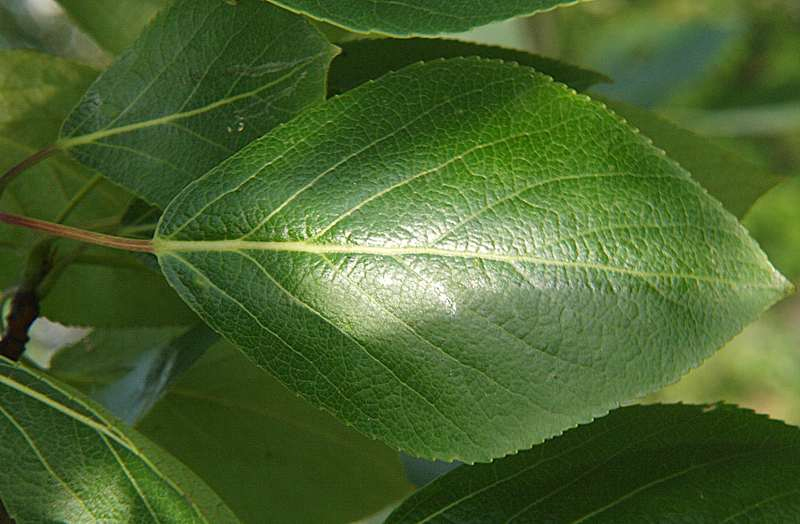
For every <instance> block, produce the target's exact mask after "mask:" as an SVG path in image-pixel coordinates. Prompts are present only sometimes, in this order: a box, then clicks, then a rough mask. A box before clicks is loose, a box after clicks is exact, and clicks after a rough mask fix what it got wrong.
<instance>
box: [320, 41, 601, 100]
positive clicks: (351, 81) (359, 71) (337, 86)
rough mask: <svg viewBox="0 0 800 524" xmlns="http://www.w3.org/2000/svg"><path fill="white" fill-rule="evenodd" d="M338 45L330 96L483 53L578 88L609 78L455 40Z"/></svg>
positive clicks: (578, 68) (571, 67)
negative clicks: (410, 69) (423, 65)
mask: <svg viewBox="0 0 800 524" xmlns="http://www.w3.org/2000/svg"><path fill="white" fill-rule="evenodd" d="M340 47H341V48H342V52H341V54H340V55H339V56H337V57H336V59H335V60H334V61H333V64H331V70H330V76H329V78H328V93H329V94H331V95H337V94H340V93H343V92H345V91H348V90H350V89H352V88H354V87H356V86H358V85H360V84H363V83H364V82H366V81H367V80H375V79H377V78H379V77H381V76H383V75H384V74H386V73H389V72H391V71H397V70H399V69H402V68H404V67H406V66H408V65H411V64H413V63H415V62H425V61H430V60H435V59H438V58H455V57H459V56H482V57H484V58H496V59H500V60H505V61H507V62H516V63H518V64H521V65H526V66H530V67H532V68H534V69H536V70H537V71H539V72H540V73H544V74H546V75H550V76H552V77H553V78H555V79H556V80H557V81H559V82H562V83H564V84H567V85H568V86H570V87H572V88H573V89H577V90H579V91H582V90H584V89H586V88H588V87H591V86H593V85H595V84H598V83H602V82H608V81H609V79H608V77H606V76H604V75H602V74H600V73H596V72H594V71H587V70H586V69H581V68H580V67H577V66H573V65H570V64H566V63H564V62H559V61H558V60H553V59H552V58H547V57H544V56H538V55H534V54H531V53H526V52H524V51H516V50H513V49H506V48H503V47H494V46H488V45H480V44H472V43H469V42H461V41H458V40H445V39H426V38H411V39H404V40H393V39H370V40H356V41H350V42H345V43H342V44H340Z"/></svg>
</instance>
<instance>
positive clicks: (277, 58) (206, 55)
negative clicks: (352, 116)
mask: <svg viewBox="0 0 800 524" xmlns="http://www.w3.org/2000/svg"><path fill="white" fill-rule="evenodd" d="M187 28H191V29H190V30H189V29H187ZM212 28H213V30H211V29H212ZM260 35H269V38H262V37H261V36H260ZM165 50H166V51H165ZM333 53H334V48H333V47H331V46H330V45H329V44H328V43H327V42H326V41H325V40H324V39H323V38H322V36H321V35H320V34H319V33H318V32H317V31H316V30H315V29H314V28H313V27H311V26H310V25H309V24H308V23H307V22H306V21H305V20H303V19H301V18H300V17H297V16H294V15H292V14H290V13H286V12H284V11H281V10H280V9H276V8H272V7H269V6H264V5H258V4H257V3H256V2H255V1H253V0H246V1H243V2H241V3H240V4H238V5H236V6H231V5H228V4H226V3H224V2H218V1H216V0H202V1H201V2H192V1H189V0H181V1H179V2H176V3H175V5H173V6H172V7H170V8H168V9H166V10H164V11H163V12H161V13H160V14H159V15H158V16H157V17H156V18H155V20H154V21H153V23H152V24H151V25H150V26H148V28H147V29H146V30H145V32H144V33H143V34H142V36H141V37H140V38H139V39H138V40H137V41H136V42H135V43H134V45H133V46H132V47H131V48H129V49H128V50H127V51H126V52H125V53H123V54H122V55H121V56H120V57H119V58H118V59H117V61H116V62H115V64H114V65H112V67H111V68H110V69H109V70H108V71H106V72H105V73H104V74H103V75H101V76H100V78H99V79H98V80H97V81H96V82H95V83H94V84H93V85H92V87H91V88H90V89H89V91H88V92H87V93H86V95H85V96H84V98H83V100H82V101H81V103H80V104H79V105H78V107H77V108H75V110H74V111H73V112H72V113H71V114H70V116H69V117H68V118H67V120H66V121H65V123H64V128H63V129H62V134H61V140H60V141H59V144H60V146H61V147H63V148H66V149H68V150H69V151H70V153H71V154H72V155H73V156H75V157H76V158H77V159H78V160H80V161H81V162H83V163H85V164H87V165H89V166H90V167H92V168H94V169H97V170H98V171H100V172H101V173H103V174H104V175H105V176H107V177H108V178H110V179H111V180H113V181H115V182H117V183H119V184H121V185H123V186H124V187H126V188H128V189H129V190H131V191H132V192H134V193H135V194H137V195H138V196H141V197H142V198H143V199H145V200H146V201H148V202H149V203H151V204H156V205H158V206H160V207H162V208H163V207H164V206H166V204H167V203H168V202H169V201H170V200H171V199H172V197H173V196H174V195H175V194H177V192H178V191H180V189H182V188H183V187H184V186H185V185H186V184H187V183H189V182H190V181H192V180H194V179H195V178H197V177H198V176H200V175H201V174H202V173H204V172H205V171H206V170H208V169H209V168H211V167H213V166H214V165H216V164H217V163H219V162H220V161H221V160H223V159H224V158H226V157H227V156H229V155H230V154H231V153H233V152H235V151H236V150H238V149H239V148H241V147H242V146H243V145H244V144H246V143H248V142H249V141H251V140H253V139H254V138H256V137H258V136H261V135H262V134H264V133H265V132H266V131H268V130H269V129H271V128H272V127H274V126H275V125H277V124H279V123H281V122H284V121H286V120H288V119H289V118H290V117H291V116H293V115H294V114H296V113H297V112H299V111H301V110H302V109H303V108H305V107H306V106H308V105H310V104H313V103H315V102H317V101H319V100H321V99H322V98H323V97H324V83H325V80H324V77H325V72H326V70H327V64H328V62H329V61H330V59H331V58H332V57H333ZM243 61H244V62H243ZM120 85H124V86H125V89H121V88H119V86H120ZM176 151H178V152H180V154H181V156H180V157H177V158H176V155H175V152H176ZM121 165H123V166H125V167H124V168H121V167H120V166H121ZM132 173H133V174H132ZM165 173H166V175H165Z"/></svg>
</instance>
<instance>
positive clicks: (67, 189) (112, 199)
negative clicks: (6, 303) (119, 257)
mask: <svg viewBox="0 0 800 524" xmlns="http://www.w3.org/2000/svg"><path fill="white" fill-rule="evenodd" d="M96 75H97V72H96V71H94V70H93V69H91V68H88V67H86V66H82V65H80V64H75V63H73V62H70V61H68V60H64V59H61V58H56V57H52V56H48V55H44V54H40V53H37V52H35V51H0V159H1V160H0V172H3V171H5V170H6V169H8V168H10V167H11V166H13V165H15V164H16V163H18V162H20V161H22V160H23V159H25V158H27V157H28V156H30V155H32V154H33V153H35V152H36V151H37V150H39V149H41V148H43V147H45V146H47V145H48V144H50V143H52V142H53V141H54V140H55V139H56V137H57V136H58V128H59V126H60V125H61V121H62V120H63V118H64V115H66V114H67V112H69V110H70V109H71V108H72V107H73V106H74V105H75V103H77V101H78V100H79V98H80V96H81V94H82V93H83V92H84V91H85V90H86V87H87V86H88V85H89V84H90V83H91V82H92V80H93V79H94V77H95V76H96ZM90 180H91V177H90V174H88V173H87V172H86V170H85V169H84V168H82V167H81V166H80V165H79V164H77V163H76V162H74V161H72V160H70V159H69V158H68V157H66V156H64V155H57V156H54V157H50V158H48V159H46V160H45V161H44V162H42V163H41V164H39V165H37V166H34V167H33V168H31V169H30V170H29V171H27V172H26V173H24V176H20V177H18V178H17V179H15V180H14V181H13V182H12V183H11V184H10V185H9V186H8V187H7V188H6V190H5V191H4V192H3V194H2V197H0V208H2V210H3V211H6V212H12V213H18V214H23V215H27V216H32V217H36V218H42V219H45V220H53V219H55V218H56V217H57V216H58V215H59V214H60V213H61V212H62V210H64V209H65V207H66V206H67V205H68V203H69V202H70V201H71V200H72V198H73V197H74V196H75V195H76V194H77V193H79V192H80V191H81V190H82V189H83V188H84V187H85V186H86V184H88V183H89V182H90ZM128 200H129V197H128V195H127V194H126V193H125V192H124V191H122V190H120V189H119V188H117V187H115V186H113V185H111V184H110V183H101V184H99V185H98V186H97V187H95V188H94V190H93V191H92V192H91V193H90V194H89V195H87V197H86V198H85V199H84V201H83V203H82V205H81V206H80V207H78V208H76V209H75V211H74V212H73V213H72V215H71V216H70V220H68V223H71V224H74V225H81V224H92V223H98V222H99V223H103V222H113V221H114V220H115V219H116V217H118V216H119V215H120V214H121V213H122V212H123V211H124V209H125V207H126V206H127V202H128ZM38 238H39V237H38V236H37V235H36V234H35V233H31V232H29V231H26V230H23V229H20V228H13V227H9V226H6V225H5V224H0V288H6V287H9V286H12V285H14V284H16V283H17V282H18V279H19V278H20V275H21V273H22V268H23V265H24V263H25V259H26V257H27V252H28V250H29V248H30V247H31V246H32V244H33V243H34V242H35V241H36V240H37V239H38ZM48 314H51V315H52V316H54V317H57V316H58V312H57V311H49V312H48Z"/></svg>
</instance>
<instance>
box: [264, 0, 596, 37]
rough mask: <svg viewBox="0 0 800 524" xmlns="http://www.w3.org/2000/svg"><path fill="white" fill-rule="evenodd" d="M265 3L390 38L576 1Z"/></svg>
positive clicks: (283, 0)
mask: <svg viewBox="0 0 800 524" xmlns="http://www.w3.org/2000/svg"><path fill="white" fill-rule="evenodd" d="M268 1H269V2H270V3H273V4H275V5H279V6H281V7H285V8H286V9H289V10H291V11H296V12H298V13H302V14H304V15H308V16H310V17H312V18H316V19H317V20H322V21H325V22H329V23H331V24H334V25H338V26H340V27H343V28H344V29H347V30H350V31H355V32H357V33H383V34H387V35H393V36H414V35H436V34H440V33H458V32H461V31H466V30H468V29H472V28H473V27H478V26H481V25H486V24H488V23H490V22H497V21H500V20H506V19H508V18H514V17H517V16H522V15H530V14H534V13H538V12H541V11H547V10H550V9H553V8H555V7H559V6H562V5H569V4H574V3H576V0H493V1H492V2H480V1H475V0H405V1H403V2H396V1H393V0H370V1H369V2H368V4H369V5H368V6H365V2H364V0H339V1H337V2H320V1H318V0H268ZM578 1H581V0H578Z"/></svg>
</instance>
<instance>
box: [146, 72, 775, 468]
mask: <svg viewBox="0 0 800 524" xmlns="http://www.w3.org/2000/svg"><path fill="white" fill-rule="evenodd" d="M391 93H403V99H402V101H401V102H403V103H401V104H398V103H397V99H396V97H394V96H392V95H391ZM570 124H572V125H573V126H575V127H572V128H570V127H569V126H570ZM354 126H355V127H354ZM354 130H355V132H354ZM576 130H578V131H579V132H575V131H576ZM341 137H347V140H346V141H343V140H341ZM597 195H601V196H602V199H601V202H602V204H603V205H602V206H600V205H597V206H593V205H590V202H591V203H594V202H596V201H597V200H598V197H597ZM154 247H155V249H156V252H157V254H158V256H159V260H160V262H161V266H162V269H163V271H164V273H165V275H166V276H167V278H168V280H169V281H170V283H171V284H172V285H173V286H175V288H176V289H177V290H178V293H179V294H180V295H181V296H182V297H183V298H184V300H186V301H187V303H188V304H189V305H190V306H191V307H192V308H193V309H194V310H195V311H196V312H197V313H198V314H199V315H200V316H201V318H203V319H204V320H205V321H206V322H207V323H209V324H210V325H211V326H212V327H213V328H214V329H215V330H217V331H219V332H220V333H221V334H223V335H224V336H226V337H227V338H228V339H229V340H231V341H233V342H234V343H237V344H238V345H239V346H240V347H242V349H243V350H244V351H245V353H246V354H248V355H249V356H250V357H251V359H253V360H254V361H255V362H256V363H257V364H258V365H260V366H262V367H265V368H266V369H268V370H270V371H271V372H272V373H274V374H275V375H276V376H278V377H279V378H280V379H281V380H282V381H283V382H284V383H285V384H287V385H288V386H289V387H290V388H292V389H295V390H296V391H298V392H300V393H301V394H303V395H304V396H305V397H306V398H307V399H309V400H310V401H312V402H313V403H316V404H319V405H321V406H323V407H325V408H327V409H329V410H331V411H332V412H334V413H336V414H337V415H338V416H339V417H340V418H343V419H344V420H345V421H347V422H348V423H350V424H353V425H354V426H355V427H356V428H358V429H359V430H361V431H362V432H364V433H366V434H368V435H370V436H373V437H376V438H381V439H384V440H385V441H386V442H388V443H390V444H391V445H393V446H396V447H398V448H400V449H404V450H408V451H409V452H411V453H412V454H416V455H420V456H424V457H429V458H444V459H449V460H452V459H454V458H459V459H462V460H465V461H468V462H470V461H485V460H490V459H492V458H495V457H497V456H502V455H504V454H507V453H510V452H513V451H516V450H518V449H523V448H526V447H529V445H530V444H531V442H532V441H541V440H543V439H545V438H547V437H550V436H553V435H556V434H558V433H560V432H561V431H562V430H563V429H565V428H567V427H571V426H573V425H575V424H576V423H579V422H583V421H587V420H590V419H591V418H593V417H594V416H596V415H598V414H601V413H604V412H605V411H607V410H608V409H609V408H611V407H613V406H615V405H616V404H617V403H619V402H621V401H622V400H625V399H628V398H631V397H635V396H637V395H640V394H641V393H643V392H644V391H647V390H652V389H656V388H658V387H660V386H661V385H663V384H665V383H667V382H669V381H671V380H674V379H675V378H677V377H678V376H680V375H681V374H682V373H684V372H685V371H686V370H687V369H688V368H689V367H692V366H696V365H697V364H699V362H700V361H702V359H703V358H705V357H706V356H708V355H709V354H711V353H712V352H713V351H714V350H716V349H717V348H718V347H720V346H721V345H722V343H723V342H725V341H726V340H727V339H728V338H730V337H731V336H732V335H734V334H735V333H737V332H738V330H740V329H741V327H742V326H743V325H744V323H746V322H748V321H750V320H752V319H753V318H754V317H755V316H757V315H758V314H760V313H761V312H762V311H763V310H764V309H765V308H766V307H767V306H768V305H770V304H771V303H773V302H775V301H776V300H778V299H779V298H780V297H782V296H783V295H784V294H785V293H786V292H788V284H787V283H786V281H785V279H783V277H781V276H780V275H779V274H778V273H777V272H775V270H774V269H773V268H772V267H771V266H770V265H769V263H768V261H767V260H766V258H765V257H764V255H763V253H761V252H760V250H759V249H758V247H757V246H756V245H755V243H754V242H753V241H752V240H751V239H749V238H748V237H747V234H746V232H745V231H744V229H743V228H742V227H741V226H740V225H739V224H738V222H736V220H735V218H734V217H732V216H731V215H729V214H728V213H727V212H725V211H724V210H723V209H722V207H721V206H720V204H719V203H718V202H716V201H714V200H713V199H711V198H710V197H708V195H707V194H706V193H705V192H704V191H703V190H702V188H700V187H699V186H698V185H697V184H696V183H695V182H694V181H692V180H691V178H690V177H689V175H688V174H687V173H686V172H684V171H683V170H682V169H681V168H680V167H679V166H678V165H677V164H675V163H674V162H672V161H670V160H668V159H667V158H666V157H665V156H664V155H663V153H662V152H660V151H659V150H657V149H655V148H654V147H653V146H652V145H651V144H650V142H649V141H648V140H646V139H645V138H643V137H641V136H639V135H637V134H636V133H635V131H634V130H632V129H631V128H629V127H628V126H627V125H625V124H624V123H623V122H622V121H620V120H619V119H618V118H616V117H615V116H614V115H612V114H611V113H609V112H607V111H606V110H605V109H604V108H603V107H602V106H601V105H599V104H596V103H595V102H592V101H590V100H589V99H588V98H587V97H584V96H581V95H576V94H575V93H574V92H571V91H569V90H568V89H567V88H565V87H564V86H562V85H559V84H555V83H553V82H552V81H551V80H550V79H548V78H546V77H544V76H542V75H539V74H537V73H535V72H533V71H532V70H530V69H528V68H524V67H519V66H513V65H508V64H503V63H500V62H497V61H486V60H481V59H452V60H444V61H436V62H431V63H428V64H421V65H415V66H411V67H409V68H407V69H404V70H402V71H400V72H398V73H392V74H389V75H387V76H385V77H383V78H382V79H381V80H379V81H377V82H374V83H371V84H367V85H364V86H362V87H359V88H356V89H355V90H353V91H350V92H348V93H347V94H345V95H342V96H340V97H336V98H334V99H331V100H330V101H328V102H326V103H325V104H324V105H321V106H317V107H316V108H314V109H312V110H310V111H308V112H306V113H305V114H304V115H303V116H301V117H299V118H298V119H296V120H294V121H293V122H292V123H291V124H289V125H286V126H283V127H281V128H279V129H276V130H275V131H274V132H273V133H271V134H270V135H267V136H265V137H264V138H263V139H261V140H259V141H257V142H255V143H254V144H252V145H251V146H249V147H248V148H247V149H246V150H245V151H243V152H242V153H241V154H239V155H236V156H234V157H232V158H231V159H230V160H229V161H227V162H225V163H223V164H222V165H220V166H219V167H218V168H217V169H215V170H214V171H212V172H210V173H209V174H207V175H206V176H205V177H204V178H202V179H201V180H199V181H198V182H197V183H195V184H193V185H192V186H190V187H188V188H187V189H186V190H185V191H184V192H183V193H182V194H181V195H180V196H179V197H178V198H176V200H175V201H174V202H173V203H172V204H171V206H170V207H169V209H168V210H167V211H166V212H165V215H164V216H163V217H162V221H161V223H160V224H159V228H158V230H157V233H156V237H155V239H154ZM223 267H224V268H228V270H227V271H226V272H225V273H224V274H223V273H222V272H220V271H219V270H218V269H215V268H223ZM221 319H223V320H221ZM301 325H302V326H305V327H304V329H300V328H299V326H301ZM676 333H680V337H677V338H676V336H675V334H676ZM639 348H655V349H650V353H643V352H642V351H640V350H639ZM647 355H650V356H647ZM651 359H652V362H651ZM631 360H633V361H637V360H638V361H637V362H636V363H637V367H636V368H631V369H633V371H630V372H631V373H634V372H635V373H636V375H635V380H624V379H623V378H621V377H620V376H619V375H620V374H621V373H622V372H623V371H625V370H627V369H629V367H630V366H631V365H632V364H631ZM376 391H378V392H380V394H377V395H376V394H375V392H376ZM376 396H377V397H378V398H379V400H378V401H377V402H375V401H374V398H375V397H376ZM587 399H588V401H587ZM398 413H400V414H402V416H398ZM426 421H427V422H426Z"/></svg>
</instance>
